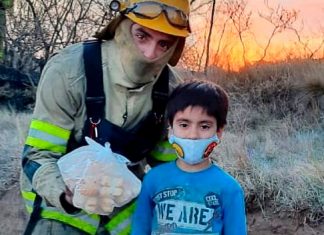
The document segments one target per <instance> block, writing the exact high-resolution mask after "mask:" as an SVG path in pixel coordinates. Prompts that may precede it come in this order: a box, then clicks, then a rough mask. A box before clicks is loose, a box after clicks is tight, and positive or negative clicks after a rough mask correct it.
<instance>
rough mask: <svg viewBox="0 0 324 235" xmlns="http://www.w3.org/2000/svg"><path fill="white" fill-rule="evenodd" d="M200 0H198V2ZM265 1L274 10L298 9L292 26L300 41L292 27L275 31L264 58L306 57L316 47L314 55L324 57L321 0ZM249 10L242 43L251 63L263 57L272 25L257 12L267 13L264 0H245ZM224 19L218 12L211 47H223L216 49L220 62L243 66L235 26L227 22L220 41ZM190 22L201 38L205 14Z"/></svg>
mask: <svg viewBox="0 0 324 235" xmlns="http://www.w3.org/2000/svg"><path fill="white" fill-rule="evenodd" d="M203 1H204V0H201V1H197V4H199V3H202V2H203ZM234 2H235V1H234ZM216 3H217V4H220V3H221V1H220V0H219V1H216ZM268 4H269V7H271V8H273V9H277V7H279V6H280V7H281V8H283V9H285V10H288V11H292V10H296V11H297V12H298V17H297V20H296V21H295V22H294V23H293V28H295V29H296V30H298V34H299V36H300V39H301V41H299V40H298V37H297V36H296V34H295V33H293V31H292V30H287V29H286V30H284V31H283V32H276V34H275V35H274V36H273V37H272V39H271V44H270V47H269V49H268V51H267V53H266V54H267V56H266V57H265V60H266V61H276V60H281V59H285V58H286V57H287V55H289V57H296V58H298V57H307V56H308V54H309V53H311V52H313V51H315V50H316V56H314V57H315V58H323V57H324V47H323V44H322V43H323V40H324V0H268ZM250 11H251V12H252V15H251V26H250V30H249V32H245V33H244V34H243V42H244V45H245V61H246V62H248V63H254V62H256V61H258V60H259V59H260V58H261V57H262V55H263V52H264V49H265V47H266V42H267V41H268V40H269V38H270V37H271V32H272V31H273V29H274V26H273V25H272V24H271V23H269V22H268V21H266V20H265V19H263V18H261V17H260V15H259V14H263V15H268V14H269V12H270V11H269V9H267V7H266V5H265V3H264V1H263V0H247V7H246V12H250ZM206 12H208V10H206ZM226 18H227V17H226V16H224V15H221V13H219V12H218V13H217V15H216V20H215V22H216V23H215V28H214V32H213V42H212V44H213V45H212V46H211V47H212V49H214V50H215V48H217V47H218V46H219V45H221V48H222V50H219V53H218V55H219V56H218V57H217V60H218V63H219V64H222V65H224V63H234V64H236V65H238V67H242V66H243V65H244V62H243V61H244V59H243V57H242V54H243V53H242V44H241V43H240V40H239V38H238V36H237V34H235V28H234V27H233V25H232V24H231V23H228V24H227V26H226V33H225V34H224V36H223V38H222V40H221V43H219V41H220V35H221V30H222V29H223V28H222V27H223V23H222V22H224V21H225V20H226ZM203 22H204V23H203ZM192 25H193V31H194V32H195V33H197V32H199V34H200V38H204V37H206V36H204V35H202V34H204V33H205V32H206V28H207V27H206V13H205V14H204V13H203V14H201V15H199V16H195V21H194V22H193V24H192ZM198 37H199V36H196V37H195V39H196V41H200V40H202V39H198ZM305 45H307V49H305ZM318 47H320V49H319V50H317V48H318ZM307 53H308V54H307ZM220 57H221V58H220ZM236 69H237V68H236Z"/></svg>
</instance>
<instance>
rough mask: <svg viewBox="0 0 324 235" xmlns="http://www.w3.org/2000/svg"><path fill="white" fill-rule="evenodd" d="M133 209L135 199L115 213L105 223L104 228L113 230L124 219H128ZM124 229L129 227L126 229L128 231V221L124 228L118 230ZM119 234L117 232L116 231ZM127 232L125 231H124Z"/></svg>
mask: <svg viewBox="0 0 324 235" xmlns="http://www.w3.org/2000/svg"><path fill="white" fill-rule="evenodd" d="M134 211H135V201H134V202H132V203H131V204H130V205H129V206H128V207H126V208H125V209H123V210H122V211H120V212H119V213H117V215H115V216H114V217H113V218H112V219H111V220H110V221H109V222H108V223H107V224H106V225H105V228H106V229H107V230H108V231H109V232H113V230H115V229H117V228H118V226H119V225H120V224H122V223H123V222H124V221H126V220H129V219H130V218H131V216H132V215H133V213H134ZM126 229H129V230H127V231H129V232H130V223H129V225H127V227H125V229H123V230H121V231H120V232H124V231H126ZM118 234H119V232H118ZM125 234H127V233H125Z"/></svg>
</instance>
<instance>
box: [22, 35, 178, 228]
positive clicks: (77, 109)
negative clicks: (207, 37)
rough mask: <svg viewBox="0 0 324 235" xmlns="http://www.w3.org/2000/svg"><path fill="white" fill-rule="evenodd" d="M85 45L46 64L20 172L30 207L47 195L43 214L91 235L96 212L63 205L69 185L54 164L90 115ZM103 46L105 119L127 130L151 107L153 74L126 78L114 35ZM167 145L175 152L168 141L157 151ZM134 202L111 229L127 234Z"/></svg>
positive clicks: (173, 78)
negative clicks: (141, 79)
mask: <svg viewBox="0 0 324 235" xmlns="http://www.w3.org/2000/svg"><path fill="white" fill-rule="evenodd" d="M82 49H83V46H82V43H77V44H74V45H71V46H69V47H66V48H65V49H63V50H61V51H60V53H58V54H56V55H55V56H53V57H52V58H51V59H50V60H49V61H48V63H47V64H46V66H45V67H44V70H43V72H42V76H41V79H40V83H39V86H38V90H37V97H36V104H35V109H34V113H33V117H32V121H31V124H30V129H29V133H28V136H27V139H26V145H25V149H24V153H23V163H24V162H25V163H26V162H27V163H29V164H26V166H28V167H24V169H23V171H22V174H21V191H22V195H23V198H24V199H25V202H26V207H27V210H28V211H29V212H32V210H33V203H34V200H35V196H36V194H35V192H37V194H38V195H40V196H41V197H42V199H43V200H42V202H41V207H42V212H41V217H42V218H48V219H55V220H58V221H61V222H62V223H66V224H69V225H71V226H74V227H76V228H79V229H80V230H82V231H84V232H86V233H88V234H95V233H96V229H97V228H98V226H99V216H98V215H89V214H87V213H85V212H84V211H82V210H81V211H80V212H78V213H76V214H68V213H67V212H66V211H65V209H64V208H63V206H62V204H61V202H60V196H61V195H62V193H63V192H64V191H65V190H66V186H65V184H64V182H63V180H62V177H61V174H60V172H59V169H58V166H57V164H56V162H57V160H58V159H59V158H60V157H62V156H63V155H64V154H65V153H66V151H67V144H68V142H69V139H70V138H73V139H75V140H76V141H81V138H82V128H83V125H84V122H85V120H86V118H87V117H86V107H85V94H86V78H85V74H84V64H83V57H82V55H83V53H82ZM101 51H102V68H103V83H104V92H105V99H106V102H105V113H106V114H105V116H106V119H107V120H108V121H110V122H112V123H113V124H115V125H118V126H120V127H122V128H124V129H126V130H127V129H130V128H132V127H133V126H134V125H136V124H137V123H138V122H139V121H140V120H141V119H142V118H143V117H144V116H145V115H146V114H147V113H148V112H149V110H150V109H151V108H152V100H151V93H152V87H153V84H154V82H155V81H154V78H152V80H151V81H149V82H147V83H145V84H144V85H141V86H138V84H136V83H134V82H133V81H131V80H129V79H127V73H125V71H124V70H125V68H123V65H122V64H121V62H120V61H122V58H119V55H120V54H122V53H118V47H117V46H116V42H115V41H114V40H110V41H104V42H102V44H101ZM170 71H171V73H170V88H171V89H172V88H173V87H174V86H175V85H176V84H177V83H178V82H179V81H180V80H179V76H178V75H177V73H176V72H175V71H174V69H172V68H170ZM171 89H170V90H171ZM126 114H127V115H126ZM163 146H167V147H166V151H170V152H166V153H167V154H169V153H171V151H172V150H171V148H170V149H168V148H169V146H168V145H166V144H163V143H162V144H161V145H160V146H159V151H160V152H158V153H157V155H159V153H162V152H161V151H162V150H161V148H162V149H163ZM162 155H163V154H162ZM162 155H160V156H159V157H160V158H161V156H162ZM171 155H172V154H171ZM171 155H170V156H171ZM165 156H167V155H165ZM162 158H163V156H162ZM133 207H134V205H130V206H129V208H128V210H126V211H122V212H121V213H120V215H116V216H114V218H112V219H111V220H110V223H109V224H107V225H106V228H107V230H109V231H110V233H111V234H127V231H129V229H130V223H129V220H130V215H131V213H132V211H133Z"/></svg>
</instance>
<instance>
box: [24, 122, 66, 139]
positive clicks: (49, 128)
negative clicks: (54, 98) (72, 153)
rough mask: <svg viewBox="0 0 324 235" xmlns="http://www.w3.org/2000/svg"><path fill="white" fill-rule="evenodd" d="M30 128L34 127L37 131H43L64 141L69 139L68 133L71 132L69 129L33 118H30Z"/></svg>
mask: <svg viewBox="0 0 324 235" xmlns="http://www.w3.org/2000/svg"><path fill="white" fill-rule="evenodd" d="M30 128H32V129H36V130H39V131H43V132H45V133H47V134H50V135H53V136H56V137H59V138H61V139H64V140H66V141H67V140H68V139H69V137H70V133H71V131H69V130H65V129H63V128H61V127H59V126H55V125H53V124H51V123H48V122H44V121H40V120H35V119H34V120H32V122H31V124H30Z"/></svg>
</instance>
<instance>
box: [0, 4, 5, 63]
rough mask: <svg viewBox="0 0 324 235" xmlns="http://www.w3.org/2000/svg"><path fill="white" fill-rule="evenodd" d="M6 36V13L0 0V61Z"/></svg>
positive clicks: (2, 57) (2, 56)
mask: <svg viewBox="0 0 324 235" xmlns="http://www.w3.org/2000/svg"><path fill="white" fill-rule="evenodd" d="M5 36H6V14H5V6H4V3H3V2H2V1H1V2H0V63H1V62H2V61H3V59H4V50H3V49H4V41H5Z"/></svg>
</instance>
